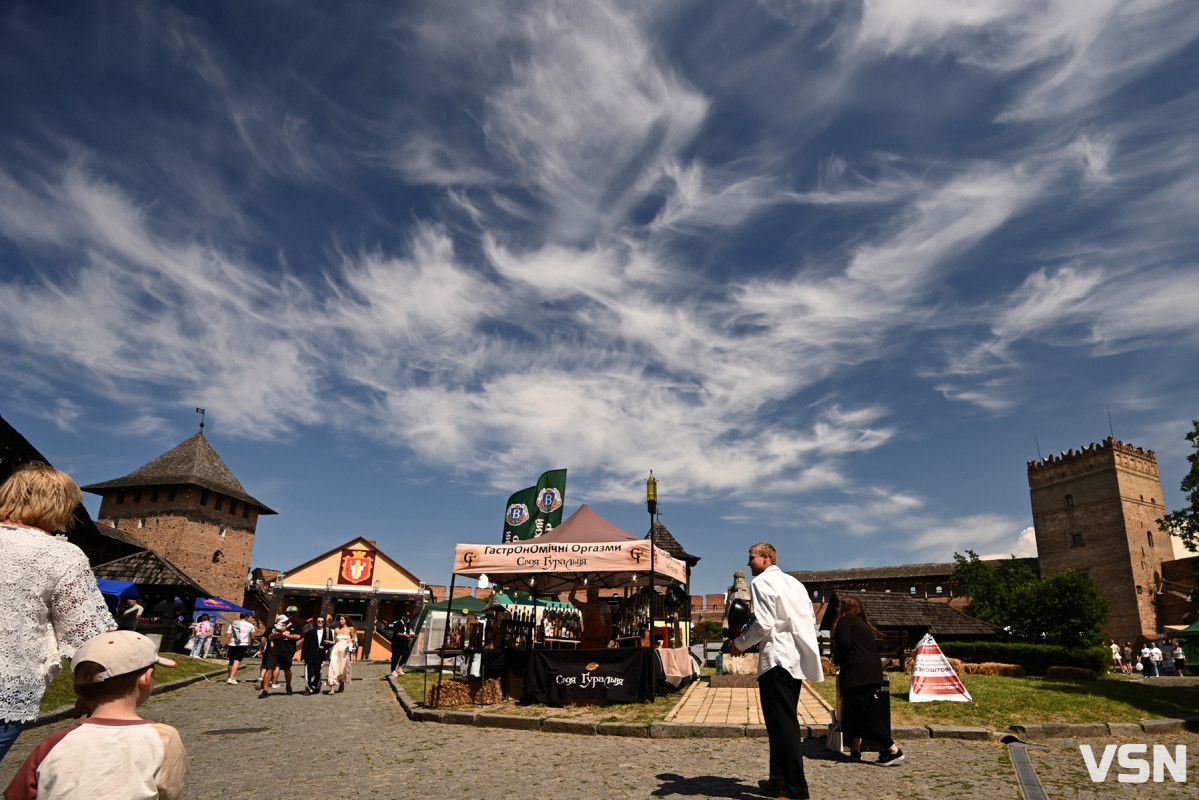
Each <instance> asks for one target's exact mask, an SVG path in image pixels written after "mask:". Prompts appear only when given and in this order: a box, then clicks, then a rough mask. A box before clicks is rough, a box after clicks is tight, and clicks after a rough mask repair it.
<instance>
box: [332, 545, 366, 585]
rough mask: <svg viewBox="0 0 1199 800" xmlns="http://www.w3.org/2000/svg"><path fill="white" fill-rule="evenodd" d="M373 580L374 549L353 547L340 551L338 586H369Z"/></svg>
mask: <svg viewBox="0 0 1199 800" xmlns="http://www.w3.org/2000/svg"><path fill="white" fill-rule="evenodd" d="M374 580H375V551H374V550H367V549H366V548H364V547H355V548H352V549H349V550H342V551H341V568H340V569H338V570H337V583H338V585H339V586H363V585H365V586H370V585H371V584H372V583H373V582H374Z"/></svg>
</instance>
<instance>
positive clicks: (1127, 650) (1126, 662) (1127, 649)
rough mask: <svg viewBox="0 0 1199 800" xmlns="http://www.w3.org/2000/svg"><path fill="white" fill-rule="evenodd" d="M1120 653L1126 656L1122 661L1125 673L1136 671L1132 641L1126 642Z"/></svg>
mask: <svg viewBox="0 0 1199 800" xmlns="http://www.w3.org/2000/svg"><path fill="white" fill-rule="evenodd" d="M1120 655H1122V656H1124V659H1123V660H1122V661H1121V662H1120V666H1121V667H1122V668H1123V669H1124V674H1125V675H1131V674H1132V673H1133V672H1135V671H1136V669H1135V668H1134V667H1133V666H1132V642H1125V643H1124V647H1122V648H1121V649H1120Z"/></svg>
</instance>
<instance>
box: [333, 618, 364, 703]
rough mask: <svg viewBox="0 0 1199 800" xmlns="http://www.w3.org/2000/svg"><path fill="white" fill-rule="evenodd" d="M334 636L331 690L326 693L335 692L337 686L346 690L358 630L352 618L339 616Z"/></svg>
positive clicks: (339, 689)
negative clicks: (351, 620)
mask: <svg viewBox="0 0 1199 800" xmlns="http://www.w3.org/2000/svg"><path fill="white" fill-rule="evenodd" d="M333 636H334V638H333V652H332V653H331V654H330V656H329V691H328V692H326V694H333V692H334V687H335V686H336V687H337V688H336V691H338V692H344V691H345V689H346V683H348V682H349V680H350V671H351V670H350V659H351V657H352V656H353V652H354V651H353V648H354V643H355V641H356V640H357V638H358V631H357V630H356V629H355V628H354V623H352V622H350V618H349V617H346V616H344V615H343V616H339V617H338V618H337V630H335V631H333Z"/></svg>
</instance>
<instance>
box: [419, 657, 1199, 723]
mask: <svg viewBox="0 0 1199 800" xmlns="http://www.w3.org/2000/svg"><path fill="white" fill-rule="evenodd" d="M702 672H703V674H704V675H705V676H708V675H711V674H712V673H713V670H712V669H704V670H703V671H702ZM888 674H889V677H890V679H891V723H892V724H893V725H967V726H974V727H982V728H989V729H991V730H1007V729H1008V728H1009V727H1010V726H1011V725H1016V724H1022V723H1054V722H1064V723H1085V722H1138V721H1140V720H1143V719H1161V718H1167V717H1188V716H1192V715H1195V714H1199V688H1196V687H1190V686H1185V687H1178V686H1170V685H1167V684H1154V683H1148V682H1143V681H1135V680H1128V679H1125V678H1120V677H1117V676H1114V675H1113V676H1110V677H1104V678H1100V679H1099V680H1095V681H1083V682H1073V681H1061V680H1049V679H1047V678H1001V677H994V676H988V675H963V676H961V677H962V682H963V683H964V684H965V685H966V688H967V690H969V692H970V695H971V697H973V700H972V701H971V702H969V703H951V702H944V701H937V702H932V703H912V702H909V700H908V689H909V682H910V679H911V678H910V676H909V675H908V674H906V673H902V672H894V673H888ZM446 679H447V680H448V679H449V676H448V675H447V676H446ZM399 680H400V685H402V686H403V687H404V688H405V689H406V690H407V691H408V694H409V696H411V697H412V698H413V699H414V700H416V701H418V702H420V701H421V700H422V699H423V697H424V689H423V687H424V677H423V676H422V675H421V674H420V673H419V672H410V673H408V674H406V675H404V676H402V677H401V678H400V679H399ZM436 680H437V677H436V674H433V673H431V674H430V675H429V683H430V684H432V683H433V682H434V681H436ZM809 686H811V687H812V688H813V689H814V690H815V691H816V692H817V693H819V694H820V695H821V696H822V697H823V698H824V699H825V700H826V701H828V703H829V705H835V704H836V698H835V688H834V684H833V680H832V677H831V676H830V677H829V679H827V680H825V681H824V682H822V683H811V684H809ZM680 697H681V695H679V694H674V695H669V696H667V697H665V698H661V697H660V698H658V702H656V703H631V704H627V705H609V706H567V707H565V708H555V707H551V706H543V705H519V704H517V703H514V702H511V701H505V702H502V703H496V704H492V705H488V706H486V707H484V708H479V707H478V706H469V707H467V706H463V707H461V708H460V710H475V711H480V712H481V713H489V714H516V715H521V716H538V717H558V718H568V719H569V718H575V719H588V720H593V721H596V722H632V723H640V724H648V723H650V722H656V721H661V720H664V719H665V718H666V715H667V714H669V713H670V710H671V709H672V708H673V707H674V705H675V703H677V702H678V700H679V699H680Z"/></svg>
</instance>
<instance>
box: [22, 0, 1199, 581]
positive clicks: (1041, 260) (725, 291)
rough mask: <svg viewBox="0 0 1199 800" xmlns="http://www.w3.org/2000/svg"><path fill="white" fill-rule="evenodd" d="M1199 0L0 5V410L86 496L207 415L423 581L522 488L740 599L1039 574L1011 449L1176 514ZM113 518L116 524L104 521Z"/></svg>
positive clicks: (230, 451) (261, 488) (1192, 386)
mask: <svg viewBox="0 0 1199 800" xmlns="http://www.w3.org/2000/svg"><path fill="white" fill-rule="evenodd" d="M1197 36H1199V16H1197V15H1196V14H1195V13H1194V8H1193V5H1192V4H1191V3H1190V2H1129V1H1128V0H1121V1H1120V2H1116V1H1115V0H1086V2H1023V1H1022V0H974V1H973V2H970V3H943V2H932V1H931V0H873V1H872V2H869V3H857V2H846V3H837V2H828V1H827V0H812V1H811V2H798V1H796V2H788V1H787V0H762V1H761V2H758V3H752V2H748V1H747V2H743V3H723V2H661V3H653V4H645V3H639V2H579V1H578V0H572V1H571V2H541V3H522V2H494V3H445V2H410V3H398V4H397V3H382V2H381V3H365V4H337V5H336V8H335V9H334V7H333V6H330V5H328V4H295V3H282V2H256V3H247V2H206V3H167V2H108V3H104V2H100V3H90V2H89V3H79V4H71V3H55V4H43V3H21V2H16V3H8V4H5V6H4V9H3V10H2V11H0V96H3V97H4V98H5V103H4V107H5V111H4V113H3V114H2V115H0V304H2V307H3V309H4V317H5V324H3V325H0V366H2V367H3V371H4V374H5V376H6V378H7V380H6V385H7V386H6V391H5V392H4V394H3V400H2V401H0V402H2V408H0V413H3V415H4V416H5V417H6V418H7V419H8V420H9V421H10V422H12V423H13V424H14V425H15V426H16V427H17V428H18V429H19V430H21V431H22V432H23V433H24V434H25V435H26V436H27V437H28V438H29V439H30V440H31V441H32V442H33V443H34V444H35V445H36V446H38V447H39V448H40V449H41V450H42V451H43V452H44V453H45V454H46V455H47V457H49V458H50V459H51V460H52V461H53V462H54V463H56V464H57V465H59V466H61V467H63V468H65V469H67V470H69V471H70V472H71V473H72V474H73V475H74V476H75V477H76V478H77V479H78V480H79V482H80V483H90V482H96V481H102V480H107V479H111V478H115V477H119V476H121V475H125V474H127V473H128V472H130V471H132V470H133V469H135V468H136V467H138V466H141V465H142V464H144V463H146V462H148V461H150V460H151V459H153V458H155V457H156V456H158V455H160V454H161V453H163V452H165V451H166V450H167V449H169V448H171V447H173V446H174V445H176V444H178V443H179V442H181V441H183V440H184V439H185V438H187V437H188V436H190V435H192V434H193V433H194V432H195V431H196V424H197V422H198V418H197V417H196V415H195V414H194V413H193V412H192V409H193V408H194V407H197V406H201V407H204V408H206V409H207V411H208V426H207V428H206V434H207V435H208V437H209V439H210V441H211V442H212V444H213V446H214V447H215V448H216V449H217V451H218V452H219V453H220V454H221V455H222V457H223V458H224V459H225V461H226V462H227V463H228V464H229V466H230V467H231V468H232V469H233V471H234V473H235V474H236V475H237V476H238V477H239V479H240V480H241V481H242V483H243V485H244V486H245V488H246V490H247V491H249V492H250V493H251V494H253V495H254V496H256V497H258V498H259V499H260V500H262V501H263V502H265V503H266V504H268V505H270V506H271V507H273V508H275V509H276V510H277V511H279V512H280V513H279V516H277V517H268V518H266V519H264V521H263V522H262V524H261V525H260V527H259V533H258V537H257V543H256V546H255V552H254V562H255V564H256V565H261V566H267V567H273V568H287V567H290V566H294V565H296V564H298V563H301V562H303V561H305V560H307V559H308V558H310V557H312V556H314V555H316V554H317V553H319V552H322V551H323V550H325V549H327V548H330V547H333V546H335V545H337V544H339V543H341V542H343V541H345V540H347V539H350V538H352V537H353V536H355V535H359V534H362V535H366V536H368V537H370V538H374V539H376V540H377V541H378V543H379V546H380V547H381V548H382V549H383V550H384V551H385V552H387V553H389V554H391V555H392V556H394V557H395V558H397V559H398V560H399V561H400V562H401V563H403V564H404V565H405V566H406V567H408V568H409V569H410V570H411V571H412V572H414V573H415V574H417V575H418V576H419V577H420V578H422V579H423V580H425V581H426V582H429V583H445V582H448V579H449V567H450V559H451V556H452V548H453V544H454V543H455V542H491V541H498V540H499V538H500V535H501V532H502V522H503V510H504V509H503V506H504V501H505V500H506V499H507V496H508V494H509V493H511V492H513V491H515V490H517V489H521V488H523V487H525V486H529V485H531V484H532V483H533V482H534V481H535V480H536V478H537V476H538V475H539V474H540V473H541V472H542V471H544V470H546V469H552V468H561V467H565V468H568V469H569V470H570V473H569V482H568V484H567V494H566V511H567V513H570V512H571V511H573V510H574V509H575V508H577V507H578V505H579V504H580V503H582V502H587V503H590V504H591V506H592V507H593V508H594V509H595V510H596V511H598V512H599V513H600V514H601V515H603V516H605V517H607V518H608V519H610V520H611V521H612V522H614V523H616V524H618V525H620V526H622V527H624V528H625V529H626V530H629V531H630V532H635V533H642V534H643V533H644V532H645V530H646V529H647V527H648V515H647V514H646V511H645V506H644V479H645V477H646V476H647V474H648V472H649V470H650V469H653V470H654V474H655V475H656V476H657V477H658V478H659V480H660V485H659V486H660V488H659V492H660V498H661V510H662V512H663V517H662V521H663V523H664V524H665V525H666V526H667V527H668V528H669V529H670V530H671V531H672V532H673V533H674V534H675V535H676V537H677V538H678V539H679V540H680V541H681V542H682V543H683V545H684V546H685V547H686V548H687V549H688V550H689V551H691V552H692V553H694V554H696V555H698V556H701V557H702V559H703V560H702V561H701V562H700V565H699V567H698V568H697V570H696V572H695V577H694V583H693V589H694V590H695V591H698V592H708V593H712V592H720V591H723V590H724V588H725V587H726V586H727V584H728V583H729V582H730V580H731V575H732V572H733V570H735V569H738V568H741V567H742V566H743V565H744V563H745V550H746V547H747V546H748V545H750V544H752V543H754V542H756V541H759V540H769V541H772V542H774V543H775V544H776V546H778V548H779V550H780V554H781V563H782V566H783V567H784V568H787V569H834V568H837V567H849V566H864V565H881V564H896V563H913V562H923V561H941V560H949V559H950V558H951V557H952V554H953V553H954V551H959V552H961V551H964V550H966V549H967V548H969V549H973V550H975V551H977V552H979V553H981V554H1009V553H1015V554H1018V555H1032V554H1033V553H1034V552H1035V551H1034V546H1033V542H1032V541H1031V535H1030V533H1029V531H1028V529H1029V527H1030V526H1031V524H1032V521H1031V514H1030V510H1029V500H1028V489H1027V481H1026V477H1025V465H1026V462H1027V461H1029V460H1032V459H1036V458H1037V456H1038V446H1039V449H1040V450H1039V451H1040V453H1041V455H1048V454H1049V453H1051V452H1056V451H1060V450H1066V449H1068V448H1071V447H1080V446H1084V445H1087V444H1089V443H1091V442H1095V441H1100V440H1102V439H1103V438H1105V437H1106V436H1108V434H1109V413H1110V419H1111V426H1112V427H1111V429H1112V430H1114V432H1115V435H1116V437H1117V438H1119V439H1121V440H1123V441H1126V442H1130V443H1134V444H1137V445H1140V446H1143V447H1146V448H1150V449H1153V450H1156V451H1157V454H1158V462H1159V467H1160V470H1161V474H1162V479H1163V484H1164V487H1165V500H1166V503H1167V505H1168V506H1169V507H1171V508H1176V507H1178V506H1179V505H1181V495H1180V493H1179V491H1178V484H1179V481H1180V480H1181V478H1182V476H1183V474H1184V471H1185V468H1186V462H1185V456H1186V455H1187V453H1188V452H1189V451H1188V450H1187V443H1186V442H1185V441H1184V439H1183V436H1184V435H1185V434H1186V432H1187V431H1188V430H1189V429H1190V420H1191V419H1192V418H1194V417H1197V416H1199V413H1196V405H1195V397H1196V395H1197V393H1199V392H1197V389H1199V386H1197V384H1199V378H1197V377H1196V375H1195V374H1194V369H1193V366H1194V364H1195V363H1196V356H1197V355H1199V353H1197V350H1199V336H1197V332H1199V326H1197V325H1196V308H1197V306H1199V269H1196V258H1197V255H1199V246H1197V245H1199V235H1197V233H1196V230H1197V226H1196V219H1199V174H1197V173H1199V145H1197V142H1199V139H1197V138H1196V136H1195V131H1196V130H1199V95H1197V93H1199V84H1196V81H1195V80H1194V76H1195V75H1196V74H1199V47H1197V46H1196V38H1197ZM95 505H96V502H95V501H91V506H90V507H91V508H92V509H93V511H94V510H95Z"/></svg>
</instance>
